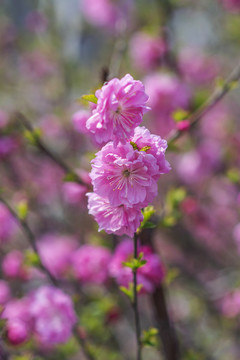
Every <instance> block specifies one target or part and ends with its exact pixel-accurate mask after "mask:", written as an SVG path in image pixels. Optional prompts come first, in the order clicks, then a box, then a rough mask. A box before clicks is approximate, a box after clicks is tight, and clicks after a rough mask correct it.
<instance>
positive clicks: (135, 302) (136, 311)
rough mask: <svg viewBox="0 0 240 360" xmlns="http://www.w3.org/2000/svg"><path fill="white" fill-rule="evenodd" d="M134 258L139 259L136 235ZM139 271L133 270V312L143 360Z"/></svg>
mask: <svg viewBox="0 0 240 360" xmlns="http://www.w3.org/2000/svg"><path fill="white" fill-rule="evenodd" d="M133 241H134V258H135V259H137V258H138V253H137V235H136V234H134V239H133ZM137 295H138V294H137V269H136V270H133V310H134V318H135V328H136V340H137V360H141V359H142V344H141V326H140V316H139V309H138V296H137Z"/></svg>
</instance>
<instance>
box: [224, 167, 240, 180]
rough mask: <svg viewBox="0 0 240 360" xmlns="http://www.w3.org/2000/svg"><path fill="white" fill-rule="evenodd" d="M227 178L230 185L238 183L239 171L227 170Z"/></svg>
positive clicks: (239, 178)
mask: <svg viewBox="0 0 240 360" xmlns="http://www.w3.org/2000/svg"><path fill="white" fill-rule="evenodd" d="M227 177H228V179H229V180H230V181H231V182H232V183H234V184H237V183H239V181H240V171H239V170H238V169H237V168H232V169H229V170H228V171H227Z"/></svg>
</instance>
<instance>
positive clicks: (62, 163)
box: [13, 112, 91, 189]
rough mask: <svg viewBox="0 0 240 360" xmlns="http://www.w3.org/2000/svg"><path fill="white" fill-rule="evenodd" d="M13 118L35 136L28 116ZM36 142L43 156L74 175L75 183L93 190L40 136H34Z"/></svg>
mask: <svg viewBox="0 0 240 360" xmlns="http://www.w3.org/2000/svg"><path fill="white" fill-rule="evenodd" d="M13 118H14V119H16V120H17V121H20V122H21V124H22V125H23V126H24V128H25V129H26V130H28V131H29V132H30V133H31V134H32V135H33V136H34V128H33V127H32V125H31V123H30V121H29V120H28V119H27V118H26V116H24V115H23V114H22V113H20V112H17V113H15V114H14V116H13ZM34 140H35V144H36V146H37V147H38V149H39V150H40V151H41V152H42V153H43V154H45V155H46V156H47V157H48V158H50V159H51V160H52V161H53V162H55V163H56V164H57V165H58V166H59V167H60V168H61V169H62V170H63V171H64V172H65V173H66V174H73V175H74V181H75V182H77V183H78V184H80V185H84V186H86V187H87V188H88V189H91V186H90V185H89V184H88V183H86V182H85V181H84V180H83V179H82V178H81V177H80V176H79V175H78V174H77V173H76V172H75V171H74V170H73V169H72V168H71V167H70V166H69V165H68V164H66V163H65V161H63V160H62V158H61V157H60V156H58V155H57V154H56V153H54V152H53V151H51V150H50V149H49V148H48V147H47V146H46V145H45V144H44V142H43V141H42V140H41V139H40V138H39V137H38V136H34Z"/></svg>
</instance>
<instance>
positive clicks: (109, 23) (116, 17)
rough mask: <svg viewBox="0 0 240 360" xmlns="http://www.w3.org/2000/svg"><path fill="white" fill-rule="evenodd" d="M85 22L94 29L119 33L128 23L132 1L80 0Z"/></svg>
mask: <svg viewBox="0 0 240 360" xmlns="http://www.w3.org/2000/svg"><path fill="white" fill-rule="evenodd" d="M80 7H81V10H82V12H83V15H84V16H85V18H86V20H87V21H88V22H89V23H90V24H92V25H93V26H96V27H101V28H105V29H108V30H110V31H117V32H119V31H120V32H121V31H122V30H123V29H125V27H126V24H127V23H128V22H129V21H130V17H131V13H132V11H133V1H132V0H117V1H116V0H80Z"/></svg>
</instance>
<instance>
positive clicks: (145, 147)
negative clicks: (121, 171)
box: [140, 146, 151, 151]
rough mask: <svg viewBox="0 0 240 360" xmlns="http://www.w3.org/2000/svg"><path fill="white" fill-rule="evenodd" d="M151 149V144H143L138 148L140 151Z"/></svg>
mask: <svg viewBox="0 0 240 360" xmlns="http://www.w3.org/2000/svg"><path fill="white" fill-rule="evenodd" d="M150 149H151V146H144V147H142V148H141V149H140V151H148V150H150Z"/></svg>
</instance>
